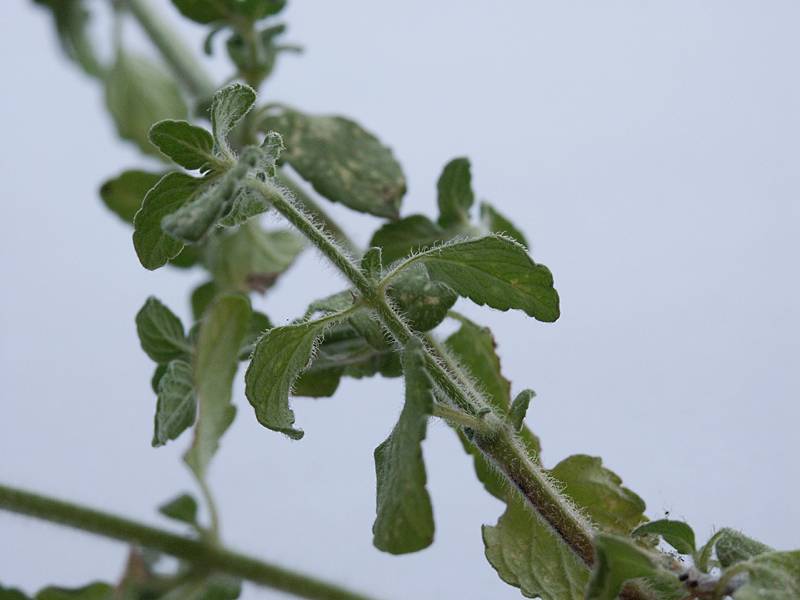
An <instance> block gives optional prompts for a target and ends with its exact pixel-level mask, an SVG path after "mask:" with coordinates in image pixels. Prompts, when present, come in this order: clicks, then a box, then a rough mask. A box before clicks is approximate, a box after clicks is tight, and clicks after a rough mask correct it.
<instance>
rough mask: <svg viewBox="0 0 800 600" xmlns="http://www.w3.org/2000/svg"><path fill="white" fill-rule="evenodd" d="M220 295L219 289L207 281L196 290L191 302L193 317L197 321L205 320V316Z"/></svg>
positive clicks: (193, 292)
mask: <svg viewBox="0 0 800 600" xmlns="http://www.w3.org/2000/svg"><path fill="white" fill-rule="evenodd" d="M218 293H219V288H218V287H217V284H215V283H214V282H213V281H206V282H205V283H201V284H200V285H198V286H197V287H196V288H194V290H193V291H192V296H191V300H190V302H191V305H192V316H193V317H194V320H195V321H199V320H200V319H202V318H203V314H204V313H205V312H206V309H207V308H208V307H209V306H210V305H211V303H212V302H213V301H214V298H216V297H217V294H218Z"/></svg>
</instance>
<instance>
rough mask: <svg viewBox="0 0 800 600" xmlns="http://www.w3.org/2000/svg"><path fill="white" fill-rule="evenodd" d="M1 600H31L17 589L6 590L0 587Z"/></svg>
mask: <svg viewBox="0 0 800 600" xmlns="http://www.w3.org/2000/svg"><path fill="white" fill-rule="evenodd" d="M0 600H30V599H29V598H28V596H27V595H26V594H24V593H22V592H21V591H20V590H18V589H16V588H6V587H3V586H2V585H0Z"/></svg>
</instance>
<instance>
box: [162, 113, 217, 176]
mask: <svg viewBox="0 0 800 600" xmlns="http://www.w3.org/2000/svg"><path fill="white" fill-rule="evenodd" d="M148 135H149V137H150V141H151V142H152V143H153V144H154V145H155V146H156V147H157V148H158V149H159V150H160V151H161V153H162V154H163V155H164V156H166V157H168V158H170V159H172V160H173V161H174V162H175V163H177V164H179V165H180V166H182V167H184V168H186V169H189V170H193V169H202V168H203V167H208V166H210V165H213V164H215V163H216V162H217V158H216V157H215V156H214V153H213V148H214V138H213V137H212V135H211V134H210V133H209V132H208V131H206V130H205V129H203V128H202V127H196V126H195V125H192V124H191V123H187V122H186V121H175V120H172V119H166V120H164V121H159V122H158V123H156V124H155V125H153V126H152V127H151V128H150V132H149V134H148Z"/></svg>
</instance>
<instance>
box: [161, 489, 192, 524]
mask: <svg viewBox="0 0 800 600" xmlns="http://www.w3.org/2000/svg"><path fill="white" fill-rule="evenodd" d="M158 512H160V513H161V514H162V515H164V516H165V517H169V518H170V519H174V520H176V521H181V522H182V523H187V524H189V525H193V526H197V500H195V499H194V498H193V497H192V496H190V495H189V494H181V495H180V496H177V497H175V498H173V499H172V500H170V501H169V502H166V503H164V504H162V505H161V506H159V507H158Z"/></svg>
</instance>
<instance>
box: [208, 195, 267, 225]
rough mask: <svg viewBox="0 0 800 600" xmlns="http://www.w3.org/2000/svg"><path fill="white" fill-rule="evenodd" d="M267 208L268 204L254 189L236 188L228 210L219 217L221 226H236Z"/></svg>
mask: <svg viewBox="0 0 800 600" xmlns="http://www.w3.org/2000/svg"><path fill="white" fill-rule="evenodd" d="M267 210H269V204H268V203H267V201H266V200H265V199H264V197H263V196H262V195H261V194H259V193H258V192H256V191H255V190H253V189H251V188H249V187H245V186H242V187H240V188H239V189H237V190H236V192H235V194H234V196H233V200H232V202H231V207H230V210H229V211H228V212H227V213H226V214H225V216H223V217H222V219H220V221H219V224H220V225H221V226H222V227H236V226H237V225H242V224H243V223H246V222H247V221H249V220H250V219H252V218H253V217H255V216H257V215H260V214H261V213H264V212H267Z"/></svg>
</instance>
